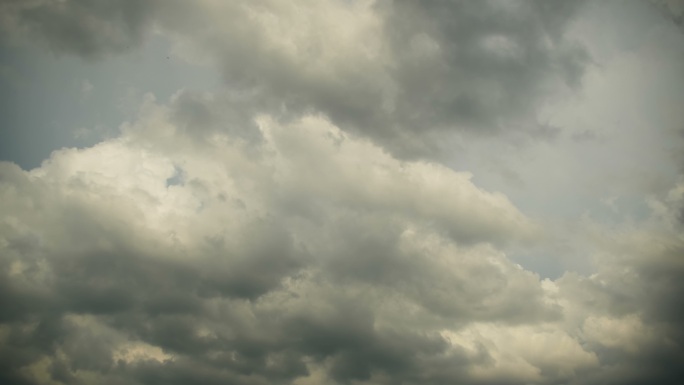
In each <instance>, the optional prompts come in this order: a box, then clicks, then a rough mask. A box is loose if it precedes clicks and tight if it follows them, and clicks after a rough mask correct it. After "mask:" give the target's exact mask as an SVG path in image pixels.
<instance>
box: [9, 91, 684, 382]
mask: <svg viewBox="0 0 684 385" xmlns="http://www.w3.org/2000/svg"><path fill="white" fill-rule="evenodd" d="M188 101H190V105H191V106H193V107H192V111H205V112H206V111H218V109H216V108H215V107H214V106H213V104H214V103H219V105H220V103H222V102H223V97H222V96H220V95H213V94H204V95H193V94H188V93H180V94H178V95H176V97H175V98H174V100H172V101H171V102H170V103H169V104H168V105H163V104H158V103H157V102H156V101H154V99H153V98H151V97H148V98H147V100H146V102H145V103H144V105H143V107H142V109H141V113H140V116H139V117H138V118H137V119H136V120H135V121H133V122H131V123H129V124H126V125H124V126H122V134H121V135H120V136H119V137H116V138H112V139H109V140H107V141H104V142H102V143H100V144H97V145H95V146H93V147H90V148H85V149H63V150H60V151H57V152H55V153H54V154H53V155H52V156H51V158H50V159H48V160H47V161H46V162H44V163H43V165H42V166H41V167H40V168H37V169H34V170H31V171H23V170H21V169H19V168H18V167H17V166H15V165H12V164H9V163H2V165H1V171H0V175H1V177H0V178H1V179H0V181H2V182H1V184H0V186H1V189H0V191H1V194H2V200H1V201H2V205H0V207H1V210H2V218H3V220H2V222H1V225H0V226H2V227H1V229H2V231H0V234H2V238H0V246H1V247H2V258H1V259H0V262H1V267H2V269H1V271H2V274H3V277H2V280H1V282H2V286H1V287H0V295H1V296H2V301H3V303H5V304H7V305H6V306H3V308H2V311H1V312H0V322H1V323H2V327H1V328H0V340H1V341H2V344H0V345H1V346H2V347H1V348H0V356H1V357H2V358H3V359H2V360H0V361H2V362H3V365H4V366H3V367H2V370H0V372H2V373H3V374H2V376H3V377H2V379H3V380H5V381H7V382H12V383H27V384H42V383H50V381H53V382H55V381H60V382H62V383H66V384H71V383H80V382H83V381H88V382H90V383H133V384H135V383H157V382H160V383H161V382H164V383H179V384H180V383H187V382H202V383H225V382H232V383H241V384H262V383H263V384H265V383H306V382H307V381H309V382H329V383H340V384H343V383H350V382H356V383H360V384H371V383H373V384H385V383H386V384H389V383H398V382H402V381H403V382H405V383H423V384H440V383H451V382H454V381H459V382H462V383H472V384H483V383H501V382H505V383H510V384H523V383H529V382H535V383H558V382H559V381H561V382H572V381H575V382H576V383H599V382H600V383H608V384H619V383H624V381H625V378H627V376H636V377H634V378H644V379H645V378H650V376H654V377H653V378H659V379H661V380H662V381H661V382H662V383H667V381H670V383H673V382H672V381H673V379H674V378H676V375H677V372H676V371H673V370H674V369H673V368H674V366H671V365H670V361H659V358H658V357H663V358H665V357H667V359H669V360H673V359H675V358H676V357H678V356H681V354H682V352H681V346H682V345H681V342H682V339H681V333H678V332H677V329H676V325H678V323H679V322H680V321H681V320H680V318H681V314H680V312H677V311H676V310H675V309H676V306H675V303H676V298H678V297H677V293H678V292H680V291H681V285H680V284H679V283H678V282H679V281H677V280H676V279H675V278H676V277H678V276H680V275H681V271H679V270H680V269H679V267H678V266H679V263H678V262H677V257H676V256H677V255H679V254H681V250H682V243H681V242H682V240H681V237H679V238H678V237H677V236H675V235H674V233H672V230H668V229H673V228H672V227H671V226H679V224H678V222H676V221H675V220H669V219H667V218H669V215H671V214H669V213H670V211H669V210H664V211H663V210H661V211H660V212H661V213H663V214H661V215H660V216H657V215H656V216H654V219H653V220H654V222H653V226H654V227H653V228H652V231H651V232H647V233H644V232H643V231H642V230H639V231H636V232H631V233H625V235H621V233H615V234H614V235H611V236H609V237H606V236H602V237H597V238H596V239H598V240H600V241H601V242H603V243H601V244H600V245H599V246H597V250H604V252H605V253H606V254H607V255H612V256H615V258H623V259H622V262H621V263H620V264H619V265H621V266H623V268H622V269H621V270H615V269H614V266H617V265H618V264H615V263H612V262H611V260H610V258H608V257H602V258H601V259H600V260H601V261H605V263H606V265H605V267H604V268H601V269H600V270H599V273H597V274H596V275H593V276H590V277H583V276H579V275H577V274H572V273H567V274H566V275H564V276H563V277H561V278H560V279H558V280H556V281H549V280H543V281H541V280H540V278H539V277H538V276H537V275H536V274H534V273H532V272H529V271H526V270H524V269H523V268H521V267H520V266H518V265H515V264H514V263H512V262H511V261H510V260H509V259H508V258H507V256H506V254H505V252H503V251H501V250H502V249H505V248H506V245H507V244H509V243H511V242H530V241H534V239H535V237H538V236H539V229H538V226H537V224H535V222H534V221H532V220H531V219H529V218H526V217H525V216H524V215H523V214H522V213H520V212H519V211H518V210H517V209H516V208H515V206H513V205H512V204H511V203H510V202H509V201H508V200H507V199H506V197H505V196H503V195H501V194H497V193H490V192H487V191H483V190H481V189H479V188H477V187H476V186H475V185H474V184H473V183H472V181H471V180H470V177H469V175H467V174H465V173H458V172H454V171H452V170H450V169H447V168H445V167H443V166H440V165H438V164H436V163H430V162H424V161H403V160H399V159H397V158H394V157H392V156H391V155H389V154H388V153H387V152H385V151H384V150H383V149H382V148H381V147H378V146H376V145H375V144H373V143H372V142H370V141H368V140H367V139H364V137H359V136H355V135H353V134H349V133H345V132H344V131H342V130H341V129H339V128H338V127H337V126H336V125H334V124H333V123H331V121H330V120H328V119H326V118H324V117H321V116H315V115H312V116H307V117H304V118H301V119H299V120H294V121H291V122H290V123H287V124H283V123H280V122H278V121H277V120H275V119H273V118H272V117H269V116H267V115H262V116H260V117H258V118H257V119H256V120H255V121H254V122H253V124H252V125H251V126H249V127H248V128H246V129H244V130H246V131H250V130H258V135H246V136H240V135H230V134H226V132H227V131H225V130H224V129H218V128H211V124H209V123H212V124H214V123H217V122H223V123H224V124H225V125H228V126H230V125H231V124H233V122H231V121H230V120H226V121H222V120H221V119H222V118H220V117H216V116H214V115H212V114H209V115H208V116H211V118H207V119H205V120H202V119H204V118H202V119H200V121H203V122H205V123H207V124H206V126H207V127H209V128H207V130H206V131H205V132H204V134H203V136H199V137H198V136H197V131H189V130H187V121H188V106H187V105H185V104H184V103H187V102H188ZM189 116H193V115H192V113H190V115H189ZM254 138H259V139H254ZM174 178H175V179H174ZM171 179H174V180H175V181H174V182H173V183H169V180H171ZM677 191H679V190H676V189H674V190H673V192H672V193H671V194H670V195H668V197H667V199H665V200H663V201H658V202H659V203H660V204H661V205H664V206H663V207H670V206H673V205H674V206H676V205H678V204H679V200H678V199H679V198H678V197H679V195H681V194H679V195H678V194H677ZM653 207H657V205H654V206H653ZM655 212H658V211H657V210H656V211H655ZM663 215H664V216H663ZM491 218H496V220H491ZM668 226H670V227H668ZM589 228H590V230H591V229H592V227H591V226H590V227H589ZM595 229H596V230H595V231H603V230H602V228H601V227H596V228H595ZM591 231H594V230H591ZM668 231H669V232H668ZM653 237H659V238H658V239H660V241H654V238H653ZM606 240H608V241H606ZM663 242H664V243H663ZM653 244H663V247H661V248H660V249H654V248H653V247H651V246H650V245H653ZM623 249H624V250H626V252H628V254H626V255H628V256H629V257H627V258H626V259H625V257H621V255H622V250H623ZM611 258H612V257H611ZM654 282H657V284H654ZM655 298H657V299H658V300H657V301H654V299H655ZM668 341H669V342H668ZM614 362H617V363H618V364H617V366H616V364H614ZM638 365H645V366H643V370H640V371H638V372H635V371H634V369H633V367H635V366H638ZM639 376H641V377H639Z"/></svg>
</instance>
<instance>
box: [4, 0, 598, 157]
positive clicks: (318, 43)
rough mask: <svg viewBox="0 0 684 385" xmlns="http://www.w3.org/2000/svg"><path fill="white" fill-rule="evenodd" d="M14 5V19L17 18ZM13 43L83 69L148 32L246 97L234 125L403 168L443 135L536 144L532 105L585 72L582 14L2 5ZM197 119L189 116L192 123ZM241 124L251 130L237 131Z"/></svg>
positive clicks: (565, 7)
mask: <svg viewBox="0 0 684 385" xmlns="http://www.w3.org/2000/svg"><path fill="white" fill-rule="evenodd" d="M20 4H21V5H20ZM4 7H5V10H4V12H3V14H5V15H6V19H8V20H9V21H8V23H7V24H8V25H9V26H10V29H11V30H17V31H21V30H28V31H29V32H31V33H33V34H37V35H39V36H40V37H41V38H42V39H44V40H46V41H47V42H48V44H49V45H50V46H52V47H53V48H54V49H55V50H58V51H64V52H70V53H75V54H79V55H82V56H86V57H90V56H97V55H101V54H104V53H107V52H120V51H123V50H125V49H126V48H127V47H129V46H134V45H136V44H138V42H139V41H140V39H141V38H142V37H143V36H144V34H145V30H147V29H149V28H150V26H151V25H153V24H154V25H156V26H159V27H161V28H162V29H163V30H165V31H166V32H167V33H168V34H169V36H171V37H172V38H173V39H175V40H176V41H177V42H178V43H179V45H180V46H183V47H186V48H187V47H190V53H188V54H187V55H188V57H189V58H190V59H191V60H196V58H197V57H200V56H201V57H204V59H202V60H204V61H205V62H206V61H210V62H213V63H214V64H215V65H217V66H218V67H219V68H220V70H221V72H222V73H223V75H224V77H225V80H226V82H227V86H228V87H229V88H231V89H233V90H239V92H241V93H242V94H243V95H249V97H248V99H247V100H245V107H246V108H245V109H242V110H243V111H260V112H267V113H271V114H274V115H280V116H281V118H287V117H288V116H295V117H296V116H300V115H301V114H303V113H308V112H316V113H324V114H326V115H327V116H329V117H330V118H331V119H332V120H333V121H334V122H335V123H336V124H338V125H339V126H340V127H342V128H343V129H346V130H350V131H353V132H356V133H361V134H363V135H366V136H368V137H370V138H372V139H373V140H375V141H377V142H378V143H380V144H382V145H383V146H385V147H386V148H388V149H389V150H391V151H392V152H393V153H394V154H396V155H399V156H401V157H428V158H435V157H440V156H441V155H440V151H443V150H444V148H443V147H444V144H443V141H444V139H445V138H446V139H448V137H449V133H450V132H451V133H453V132H461V133H470V134H476V135H501V134H504V135H505V134H507V133H509V132H516V133H519V134H522V135H523V136H524V137H531V138H542V139H543V138H544V137H545V136H547V135H548V132H547V130H544V129H540V128H543V125H542V124H540V123H539V122H538V120H537V116H536V108H537V106H538V103H539V102H540V101H541V100H543V99H544V98H546V97H548V96H549V95H551V94H553V93H554V92H556V91H554V90H557V89H559V88H563V87H570V88H572V87H574V86H576V85H578V84H579V83H580V81H581V78H582V74H583V72H584V67H585V66H586V64H587V62H588V56H587V54H586V52H585V51H584V50H583V49H582V47H580V46H579V45H577V44H576V43H574V42H572V41H569V40H568V39H566V38H565V28H566V27H567V26H568V25H569V24H570V23H571V22H572V21H573V18H574V16H575V14H576V12H577V9H578V8H579V7H581V2H566V1H520V2H518V1H516V2H505V3H502V2H489V1H477V2H475V1H425V2H407V1H388V2H379V3H377V4H376V3H369V2H363V1H354V2H346V1H332V2H326V3H316V2H308V1H307V2H287V1H286V2H274V1H269V0H261V1H256V2H250V3H233V2H225V3H221V2H211V1H199V2H195V3H192V4H191V3H187V2H177V1H172V2H166V3H164V6H163V7H162V6H161V4H160V3H158V2H146V1H133V0H131V1H124V2H105V1H66V2H45V1H37V2H27V3H18V2H8V1H5V4H4ZM193 116H194V118H196V119H199V118H200V116H199V115H197V113H195V115H193ZM247 120H248V121H249V119H247Z"/></svg>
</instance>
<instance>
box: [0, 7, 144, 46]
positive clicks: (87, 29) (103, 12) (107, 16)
mask: <svg viewBox="0 0 684 385" xmlns="http://www.w3.org/2000/svg"><path fill="white" fill-rule="evenodd" d="M154 3H155V1H139V0H124V1H117V2H115V3H112V2H108V1H100V0H70V1H50V0H30V1H16V0H2V1H0V20H2V24H3V28H2V29H3V31H4V33H5V39H7V40H10V41H14V42H18V41H22V40H25V39H27V38H28V39H36V40H38V41H40V42H42V43H43V44H45V45H47V46H48V47H49V48H51V49H52V50H53V51H55V52H65V53H69V54H76V55H79V56H83V57H87V58H96V57H102V56H103V55H107V54H110V53H121V52H125V51H127V50H129V49H131V48H133V47H136V46H138V45H139V44H140V43H141V41H142V39H143V38H144V35H145V32H146V30H147V29H148V27H149V26H150V25H149V23H150V22H151V19H150V17H151V14H152V11H153V9H154Z"/></svg>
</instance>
